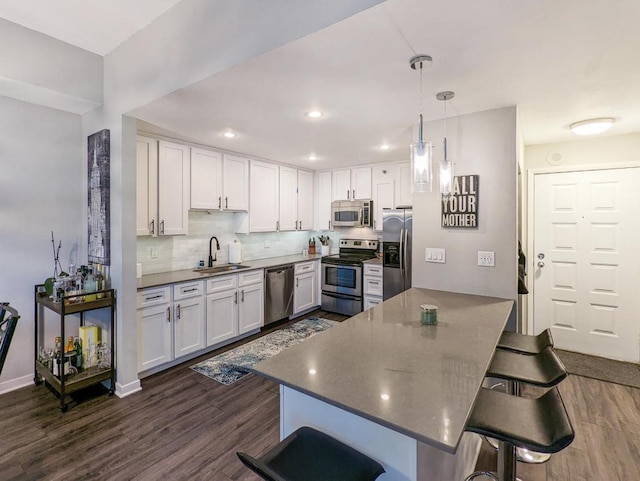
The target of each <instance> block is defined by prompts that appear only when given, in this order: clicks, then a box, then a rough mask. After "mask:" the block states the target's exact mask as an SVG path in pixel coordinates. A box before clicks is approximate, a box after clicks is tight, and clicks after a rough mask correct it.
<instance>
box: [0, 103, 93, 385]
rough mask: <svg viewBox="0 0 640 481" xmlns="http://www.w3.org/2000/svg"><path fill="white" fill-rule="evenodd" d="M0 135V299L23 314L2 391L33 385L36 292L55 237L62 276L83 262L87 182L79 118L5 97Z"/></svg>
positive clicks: (49, 266)
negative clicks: (60, 245)
mask: <svg viewBox="0 0 640 481" xmlns="http://www.w3.org/2000/svg"><path fill="white" fill-rule="evenodd" d="M0 132H2V135H0V226H1V227H0V238H1V241H0V246H1V248H0V266H2V267H1V272H2V276H1V277H0V300H2V301H10V302H11V304H12V305H13V306H14V307H16V308H17V309H18V310H19V311H20V314H21V315H22V319H21V320H20V321H19V324H18V328H17V330H16V334H15V337H14V339H13V342H12V344H11V349H10V350H9V356H8V358H7V361H6V363H5V366H4V369H3V371H2V376H1V377H0V392H4V391H7V390H11V389H15V388H17V387H19V386H21V385H26V384H29V383H31V382H33V357H32V356H33V286H34V284H38V283H42V282H43V281H44V280H45V279H46V278H47V277H50V276H51V275H53V253H52V246H51V231H52V230H53V231H54V233H55V237H56V241H62V250H61V251H60V261H61V263H62V267H63V268H64V269H65V270H66V269H67V268H68V265H69V261H70V260H73V261H74V262H75V263H76V264H78V261H81V262H84V261H86V249H85V245H86V234H85V229H84V227H83V226H84V218H83V210H82V206H83V205H84V204H86V198H85V196H84V194H83V193H84V187H83V186H84V185H85V184H86V178H85V177H84V176H83V157H84V156H83V152H82V147H81V146H82V136H81V134H82V119H81V117H80V116H79V115H75V114H70V113H65V112H62V111H60V110H54V109H49V108H45V107H39V106H36V105H33V104H29V103H26V102H21V101H18V100H13V99H8V98H5V97H0ZM52 335H53V334H52ZM51 342H53V338H52V339H51Z"/></svg>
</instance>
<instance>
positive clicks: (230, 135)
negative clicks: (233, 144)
mask: <svg viewBox="0 0 640 481" xmlns="http://www.w3.org/2000/svg"><path fill="white" fill-rule="evenodd" d="M222 135H224V136H225V137H226V138H227V139H233V138H234V137H236V136H237V134H236V133H235V132H231V131H227V132H225V133H224V134H222Z"/></svg>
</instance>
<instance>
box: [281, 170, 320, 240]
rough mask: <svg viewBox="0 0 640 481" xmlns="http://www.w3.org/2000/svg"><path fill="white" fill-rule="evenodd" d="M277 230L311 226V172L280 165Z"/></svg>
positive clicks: (304, 228) (303, 228) (302, 228)
mask: <svg viewBox="0 0 640 481" xmlns="http://www.w3.org/2000/svg"><path fill="white" fill-rule="evenodd" d="M279 200H280V202H279V203H280V208H279V221H280V223H279V230H280V231H292V230H311V229H312V227H313V174H312V173H311V172H307V171H305V170H296V169H292V168H291V167H285V166H280V199H279Z"/></svg>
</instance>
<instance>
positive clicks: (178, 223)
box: [158, 141, 190, 235]
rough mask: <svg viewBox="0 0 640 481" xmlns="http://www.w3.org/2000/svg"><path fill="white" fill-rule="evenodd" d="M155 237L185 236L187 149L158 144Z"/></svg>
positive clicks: (186, 221)
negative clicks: (156, 232)
mask: <svg viewBox="0 0 640 481" xmlns="http://www.w3.org/2000/svg"><path fill="white" fill-rule="evenodd" d="M158 149H159V155H158V220H159V222H160V226H159V231H158V234H159V235H178V234H186V233H187V228H188V224H189V200H190V199H189V184H190V175H189V171H190V161H189V147H187V146H186V145H180V144H174V143H171V142H164V141H160V142H159V146H158Z"/></svg>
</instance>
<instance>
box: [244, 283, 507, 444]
mask: <svg viewBox="0 0 640 481" xmlns="http://www.w3.org/2000/svg"><path fill="white" fill-rule="evenodd" d="M421 304H435V305H436V306H438V324H437V325H433V326H429V325H423V324H421V323H420V305H421ZM513 306H514V302H513V301H512V300H508V299H498V298H492V297H482V296H474V295H468V294H457V293H451V292H443V291H434V290H427V289H417V288H412V289H409V290H408V291H405V292H403V293H401V294H399V295H397V296H395V297H393V298H391V299H389V300H387V301H385V302H383V303H382V304H379V305H377V306H375V307H373V308H371V309H369V310H367V311H365V312H362V313H360V314H358V315H356V316H354V317H352V318H350V319H347V320H346V321H344V322H342V323H341V324H338V325H336V326H334V327H331V328H329V329H327V330H326V331H324V332H322V333H320V334H318V335H316V336H314V337H312V338H310V339H307V340H305V341H304V342H302V343H300V344H298V345H296V346H293V347H291V348H289V349H287V350H285V351H284V352H282V353H280V354H278V355H276V356H274V357H272V358H271V359H268V360H266V361H263V362H261V363H259V364H257V365H256V366H255V367H254V368H253V370H254V372H256V373H258V374H260V375H262V376H264V377H267V378H269V379H272V380H274V381H276V382H278V383H280V384H284V385H286V386H288V387H290V388H293V389H295V390H298V391H301V392H303V393H305V394H308V395H310V396H313V397H315V398H317V399H320V400H323V401H325V402H327V403H329V404H332V405H335V406H338V407H340V408H342V409H345V410H346V411H349V412H351V413H354V414H357V415H359V416H362V417H364V418H367V419H369V420H371V421H374V422H377V423H379V424H381V425H384V426H387V427H389V428H391V429H393V430H395V431H398V432H401V433H403V434H406V435H408V436H410V437H412V438H414V439H417V440H419V441H422V442H424V443H427V444H429V445H431V446H434V447H436V448H438V449H441V450H443V451H446V452H449V453H455V451H456V448H457V446H458V443H459V441H460V438H461V436H462V434H463V432H464V429H465V426H466V424H467V420H468V417H469V414H470V412H471V409H472V407H473V404H474V402H475V399H476V396H477V394H478V391H479V389H480V387H481V385H482V382H483V380H484V376H485V372H486V370H487V368H488V366H489V363H490V362H491V359H492V357H493V352H494V350H495V347H496V344H497V342H498V339H499V337H500V334H501V332H502V330H503V328H504V327H505V325H506V323H507V320H508V318H509V314H510V313H511V310H512V308H513Z"/></svg>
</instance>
